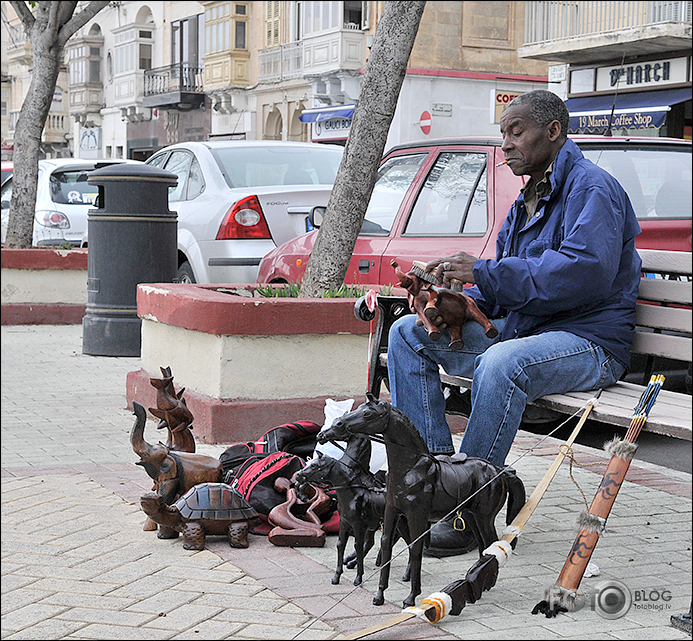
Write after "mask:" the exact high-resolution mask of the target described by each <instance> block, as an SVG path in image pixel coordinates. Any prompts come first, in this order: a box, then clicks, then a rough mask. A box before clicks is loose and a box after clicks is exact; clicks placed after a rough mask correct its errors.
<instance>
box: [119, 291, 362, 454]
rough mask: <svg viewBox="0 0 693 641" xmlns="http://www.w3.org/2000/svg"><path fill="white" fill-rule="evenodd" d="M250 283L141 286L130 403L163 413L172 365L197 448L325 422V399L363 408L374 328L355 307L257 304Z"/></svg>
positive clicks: (277, 301) (320, 302) (350, 303)
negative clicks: (159, 396)
mask: <svg viewBox="0 0 693 641" xmlns="http://www.w3.org/2000/svg"><path fill="white" fill-rule="evenodd" d="M253 294H254V288H253V287H252V286H243V285H237V286H234V285H226V286H219V285H204V286H203V285H184V284H169V283H164V284H141V285H139V286H138V293H137V313H138V315H139V316H140V317H141V318H142V369H140V370H138V371H136V372H131V373H130V374H129V375H128V378H127V399H128V404H129V406H130V407H131V406H132V401H133V400H136V401H137V402H139V403H140V404H142V405H144V406H145V407H154V406H155V403H156V401H155V397H156V395H155V389H154V387H153V386H152V385H151V383H150V380H149V379H150V377H155V378H160V377H161V372H160V367H171V371H172V373H173V376H174V382H175V384H176V385H177V386H179V387H185V398H186V400H187V403H188V406H189V407H190V410H191V411H192V413H193V415H194V416H195V422H194V431H193V434H194V435H195V438H196V439H197V440H198V442H207V443H231V442H237V441H246V440H253V439H255V438H257V437H259V436H260V435H261V434H262V433H263V432H264V431H265V430H267V429H270V428H272V427H275V426H276V425H280V424H282V423H289V422H292V421H296V420H313V421H315V422H317V423H320V424H322V423H323V422H324V407H325V399H326V398H335V399H339V400H341V399H344V398H355V400H356V402H357V403H360V402H362V400H363V396H364V394H365V391H366V386H367V372H368V335H369V331H370V327H369V324H368V323H364V322H363V321H360V320H357V319H356V318H355V316H354V303H355V300H354V299H339V298H329V299H291V298H263V297H254V295H253Z"/></svg>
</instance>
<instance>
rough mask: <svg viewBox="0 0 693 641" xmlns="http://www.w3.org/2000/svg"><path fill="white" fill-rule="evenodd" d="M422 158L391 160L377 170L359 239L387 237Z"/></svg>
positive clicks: (421, 155) (409, 156)
mask: <svg viewBox="0 0 693 641" xmlns="http://www.w3.org/2000/svg"><path fill="white" fill-rule="evenodd" d="M426 156H427V154H412V155H407V156H395V157H394V158H390V159H389V160H387V161H385V162H384V163H383V164H382V165H381V166H380V169H378V177H377V179H376V182H375V187H374V188H373V193H372V195H371V199H370V201H369V203H368V209H367V210H366V216H365V219H364V221H363V225H362V226H361V234H362V235H365V236H369V235H374V236H383V235H387V234H389V233H390V229H391V228H392V223H393V221H394V220H395V216H396V215H397V211H398V210H399V207H400V205H401V204H402V201H403V200H404V196H405V195H406V193H407V191H409V188H410V187H411V184H412V182H413V180H414V178H415V177H416V174H417V173H418V172H419V169H421V165H422V164H423V162H424V160H426Z"/></svg>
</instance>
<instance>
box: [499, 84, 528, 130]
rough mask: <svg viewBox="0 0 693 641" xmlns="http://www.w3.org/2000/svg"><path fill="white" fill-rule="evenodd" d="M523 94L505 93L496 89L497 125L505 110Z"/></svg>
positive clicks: (519, 92)
mask: <svg viewBox="0 0 693 641" xmlns="http://www.w3.org/2000/svg"><path fill="white" fill-rule="evenodd" d="M521 93H522V92H521V91H503V90H498V89H496V96H495V99H494V103H493V104H494V107H495V109H494V120H493V122H495V123H496V124H498V123H499V122H500V118H501V114H502V113H503V109H505V108H506V107H507V106H508V103H509V102H511V101H512V100H513V99H514V98H517V97H518V96H519V95H520V94H521Z"/></svg>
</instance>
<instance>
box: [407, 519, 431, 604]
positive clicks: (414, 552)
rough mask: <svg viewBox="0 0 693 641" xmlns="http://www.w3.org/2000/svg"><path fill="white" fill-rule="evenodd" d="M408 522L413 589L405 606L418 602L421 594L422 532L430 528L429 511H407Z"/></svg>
mask: <svg viewBox="0 0 693 641" xmlns="http://www.w3.org/2000/svg"><path fill="white" fill-rule="evenodd" d="M407 523H408V525H409V532H410V535H411V540H412V541H416V543H412V544H411V547H410V548H409V558H410V571H409V573H410V576H411V591H410V592H409V596H407V598H406V599H404V603H403V605H404V607H405V608H406V607H409V606H410V605H415V604H416V597H417V596H419V594H421V562H422V558H423V546H424V537H423V536H422V534H423V533H424V532H425V531H426V530H427V529H428V518H427V512H424V510H411V511H409V512H408V513H407Z"/></svg>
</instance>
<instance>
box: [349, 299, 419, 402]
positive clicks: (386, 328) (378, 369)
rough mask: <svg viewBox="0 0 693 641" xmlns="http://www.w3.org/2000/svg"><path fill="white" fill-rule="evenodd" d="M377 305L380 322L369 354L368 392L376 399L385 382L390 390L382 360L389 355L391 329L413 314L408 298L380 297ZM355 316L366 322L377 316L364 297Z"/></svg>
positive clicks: (360, 300)
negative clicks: (370, 309) (398, 321)
mask: <svg viewBox="0 0 693 641" xmlns="http://www.w3.org/2000/svg"><path fill="white" fill-rule="evenodd" d="M377 304H378V311H377V316H378V321H377V325H376V329H375V332H373V337H372V343H371V353H370V354H369V363H370V364H369V367H368V391H369V392H370V393H371V394H373V396H375V397H376V398H378V397H379V396H380V388H381V384H382V383H383V381H384V382H385V385H386V387H387V388H388V389H389V388H390V387H389V385H390V384H389V382H388V378H387V365H385V364H384V363H382V362H381V359H380V356H381V355H382V354H387V345H388V338H389V334H390V328H391V327H392V325H393V324H394V322H395V321H396V320H398V319H400V318H402V316H406V315H407V314H411V313H412V311H411V310H410V309H409V301H408V300H407V298H406V296H378V297H377ZM354 314H355V315H356V318H358V319H359V320H362V321H366V322H370V321H372V320H373V319H374V318H375V315H376V313H375V312H370V311H369V310H368V307H367V306H366V301H365V297H364V296H362V297H361V298H359V299H358V300H357V301H356V304H355V306H354ZM383 360H384V359H383Z"/></svg>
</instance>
